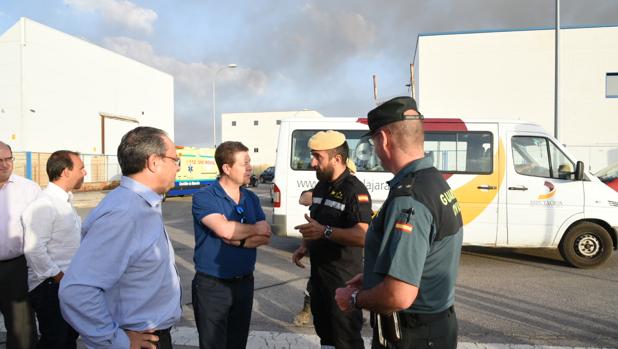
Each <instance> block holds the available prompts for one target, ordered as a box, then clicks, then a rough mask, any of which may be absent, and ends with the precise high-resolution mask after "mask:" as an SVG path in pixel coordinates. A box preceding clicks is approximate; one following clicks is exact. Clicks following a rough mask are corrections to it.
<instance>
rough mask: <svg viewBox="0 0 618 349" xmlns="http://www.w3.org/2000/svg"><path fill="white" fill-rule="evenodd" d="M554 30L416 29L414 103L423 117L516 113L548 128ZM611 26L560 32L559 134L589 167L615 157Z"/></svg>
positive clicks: (617, 62) (616, 34) (617, 107)
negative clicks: (609, 85) (609, 86)
mask: <svg viewBox="0 0 618 349" xmlns="http://www.w3.org/2000/svg"><path fill="white" fill-rule="evenodd" d="M554 35H555V34H554V31H553V30H522V31H507V32H486V33H461V34H447V35H441V34H439V35H422V36H420V37H419V41H418V81H419V85H418V87H419V94H418V97H419V107H420V109H421V111H422V112H423V114H425V115H427V116H430V117H467V118H469V117H473V118H499V119H520V120H528V121H532V122H536V123H539V124H540V125H541V126H543V127H544V128H545V129H546V130H547V131H548V132H549V133H552V134H553V132H554V131H553V129H554V75H555V74H554V67H555V65H554V63H555V62H554V41H555V40H554ZM616 43H618V27H604V28H577V29H562V30H561V32H560V45H561V49H560V141H561V142H562V143H563V144H566V145H567V147H570V148H571V149H572V152H573V153H575V155H576V156H579V157H581V158H582V159H583V160H584V161H588V165H589V166H590V167H591V168H592V169H599V168H601V167H603V166H605V165H607V164H608V163H611V162H614V161H618V138H617V137H616V130H617V129H618V98H608V97H606V93H605V92H606V91H605V88H606V87H605V84H606V75H607V73H612V72H614V73H615V72H618V45H616Z"/></svg>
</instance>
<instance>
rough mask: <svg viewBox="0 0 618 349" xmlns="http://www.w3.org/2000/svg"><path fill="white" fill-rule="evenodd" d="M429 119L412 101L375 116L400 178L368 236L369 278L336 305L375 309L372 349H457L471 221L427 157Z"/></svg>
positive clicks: (343, 291) (354, 283)
mask: <svg viewBox="0 0 618 349" xmlns="http://www.w3.org/2000/svg"><path fill="white" fill-rule="evenodd" d="M422 119H423V116H422V115H421V114H420V113H419V112H418V109H417V107H416V102H415V101H414V99H412V98H410V97H397V98H394V99H391V100H389V101H387V102H384V103H383V104H381V105H380V106H378V107H377V108H375V109H373V110H372V111H370V112H369V114H368V118H367V120H368V124H369V129H370V134H371V137H372V139H373V142H374V146H375V150H376V153H377V154H378V156H379V157H380V160H381V162H382V165H383V166H384V168H385V169H386V170H388V171H390V172H392V173H393V174H394V175H395V177H394V178H393V179H392V180H391V181H389V186H390V191H389V194H388V198H387V199H386V201H385V202H384V204H382V208H381V209H380V212H379V213H378V214H377V215H376V217H375V218H374V219H373V220H372V221H371V226H370V227H369V230H368V231H367V239H366V241H365V265H364V273H363V274H359V275H357V276H355V277H354V278H352V279H351V280H349V281H348V283H347V284H348V285H347V287H345V288H340V289H338V290H337V294H336V300H337V304H338V305H339V307H340V308H341V310H343V311H349V310H351V309H367V310H370V311H371V312H372V326H373V344H372V348H431V347H435V348H456V347H457V318H456V316H455V311H454V309H453V303H454V302H455V280H456V278H457V270H458V267H459V257H460V254H461V244H462V239H463V228H462V227H463V223H462V219H461V213H460V212H461V210H459V208H458V203H457V199H456V198H455V196H454V195H453V193H452V192H451V189H450V187H449V185H448V183H446V181H445V180H444V178H443V177H442V175H441V174H440V172H438V170H437V169H436V168H435V167H434V166H433V163H432V160H431V159H429V158H425V153H424V132H423V124H422ZM395 319H397V320H395Z"/></svg>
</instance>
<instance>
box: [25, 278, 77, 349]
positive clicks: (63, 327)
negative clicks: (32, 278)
mask: <svg viewBox="0 0 618 349" xmlns="http://www.w3.org/2000/svg"><path fill="white" fill-rule="evenodd" d="M58 286H59V285H58V284H57V283H56V282H55V281H54V279H52V278H49V279H46V280H45V281H43V282H41V284H39V285H38V286H37V287H35V288H34V289H33V290H32V291H30V293H29V294H28V298H29V299H30V304H32V308H34V312H35V313H36V318H37V320H39V332H41V338H39V344H38V345H37V348H41V349H43V348H49V349H65V348H66V349H71V348H73V349H75V346H76V345H75V340H77V337H78V336H79V334H78V333H77V332H76V331H75V330H74V329H73V328H72V327H71V326H70V325H69V324H68V323H67V322H66V321H64V318H62V313H60V303H59V301H58Z"/></svg>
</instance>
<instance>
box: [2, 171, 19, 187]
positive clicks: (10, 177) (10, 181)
mask: <svg viewBox="0 0 618 349" xmlns="http://www.w3.org/2000/svg"><path fill="white" fill-rule="evenodd" d="M15 180H16V179H15V174H14V173H11V175H10V176H9V180H8V181H6V183H4V184H3V185H2V186H0V189H4V188H6V186H7V185H8V184H9V183H15Z"/></svg>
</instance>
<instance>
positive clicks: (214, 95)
mask: <svg viewBox="0 0 618 349" xmlns="http://www.w3.org/2000/svg"><path fill="white" fill-rule="evenodd" d="M236 67H237V65H236V64H228V65H226V66H225V67H221V68H219V69H217V71H216V72H215V76H214V78H213V79H212V144H213V148H214V147H216V146H217V118H216V115H217V114H216V110H217V109H216V104H217V92H216V91H217V75H219V73H220V72H221V71H222V70H223V69H228V68H229V69H234V68H236Z"/></svg>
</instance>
